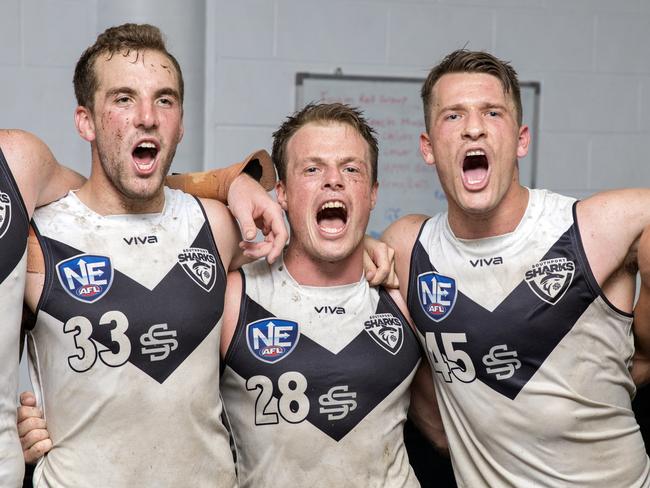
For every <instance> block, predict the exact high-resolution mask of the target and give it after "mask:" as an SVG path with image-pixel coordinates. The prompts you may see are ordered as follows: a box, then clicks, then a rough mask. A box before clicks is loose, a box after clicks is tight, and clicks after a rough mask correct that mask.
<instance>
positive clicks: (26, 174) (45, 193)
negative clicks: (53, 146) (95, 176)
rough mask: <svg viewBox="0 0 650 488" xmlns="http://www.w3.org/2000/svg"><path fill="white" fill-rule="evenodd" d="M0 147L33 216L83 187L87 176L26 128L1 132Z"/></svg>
mask: <svg viewBox="0 0 650 488" xmlns="http://www.w3.org/2000/svg"><path fill="white" fill-rule="evenodd" d="M0 147H2V151H3V153H4V154H5V157H6V159H7V162H8V164H9V167H10V168H11V172H12V174H13V175H14V178H15V179H16V183H17V184H18V187H19V189H20V193H21V195H22V197H23V200H24V201H25V205H26V206H27V211H28V212H29V214H30V215H31V213H32V212H33V210H34V208H35V207H37V206H40V205H45V204H47V203H50V202H52V201H54V200H56V199H57V198H60V197H62V196H64V195H65V194H66V193H67V192H68V191H69V190H71V189H75V188H79V187H80V186H81V185H82V184H83V183H84V181H85V178H84V177H83V176H81V175H79V174H78V173H76V172H75V171H73V170H71V169H69V168H66V167H64V166H62V165H60V164H59V163H58V161H57V160H56V158H55V157H54V155H53V154H52V152H51V151H50V149H49V148H48V147H47V145H46V144H45V143H44V142H43V141H42V140H41V139H39V138H38V137H36V136H35V135H34V134H31V133H29V132H25V131H22V130H13V129H12V130H2V131H0Z"/></svg>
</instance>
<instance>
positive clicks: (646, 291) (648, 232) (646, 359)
mask: <svg viewBox="0 0 650 488" xmlns="http://www.w3.org/2000/svg"><path fill="white" fill-rule="evenodd" d="M637 262H638V265H639V276H640V278H641V287H640V289H639V299H638V300H637V302H636V305H635V307H634V334H635V346H636V352H635V355H634V363H633V366H632V377H633V378H634V382H635V383H636V384H645V383H648V382H650V226H648V227H646V228H645V230H644V231H643V234H642V235H641V238H640V239H639V245H638V251H637Z"/></svg>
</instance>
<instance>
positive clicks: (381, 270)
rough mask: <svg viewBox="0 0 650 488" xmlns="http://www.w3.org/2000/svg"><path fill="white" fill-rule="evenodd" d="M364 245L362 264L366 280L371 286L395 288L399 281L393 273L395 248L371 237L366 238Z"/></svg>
mask: <svg viewBox="0 0 650 488" xmlns="http://www.w3.org/2000/svg"><path fill="white" fill-rule="evenodd" d="M365 247H366V248H365V252H364V255H363V266H364V270H365V273H366V279H367V280H368V282H369V283H370V284H371V285H372V286H377V285H384V286H386V287H388V288H397V287H398V286H399V281H398V279H397V274H396V273H395V250H394V249H393V248H391V247H389V246H388V245H386V244H385V243H383V242H381V241H377V240H375V239H371V238H366V240H365Z"/></svg>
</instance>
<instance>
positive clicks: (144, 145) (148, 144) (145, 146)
mask: <svg viewBox="0 0 650 488" xmlns="http://www.w3.org/2000/svg"><path fill="white" fill-rule="evenodd" d="M138 147H141V148H143V149H156V145H155V144H154V143H153V142H141V143H140V144H138Z"/></svg>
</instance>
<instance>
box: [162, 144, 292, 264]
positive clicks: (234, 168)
mask: <svg viewBox="0 0 650 488" xmlns="http://www.w3.org/2000/svg"><path fill="white" fill-rule="evenodd" d="M275 181H276V179H275V169H274V168H273V163H272V162H271V157H270V156H269V154H268V153H267V152H266V151H264V150H259V151H255V152H254V153H252V154H249V155H248V156H247V157H246V158H245V159H244V160H243V161H242V162H240V163H236V164H233V165H231V166H228V167H227V168H220V169H214V170H210V171H204V172H201V173H187V174H181V175H172V176H168V177H167V180H166V184H167V185H168V186H170V187H171V188H177V189H179V190H182V191H184V192H186V193H190V194H192V195H194V196H197V197H200V198H209V199H216V200H218V201H220V202H222V203H227V204H228V206H229V208H230V211H231V212H232V214H233V216H234V217H235V219H236V220H237V222H238V223H239V226H240V229H241V234H242V235H243V236H244V239H245V240H246V241H249V242H246V241H242V243H241V248H242V249H243V251H244V254H245V255H246V256H247V257H248V258H249V259H257V258H259V257H262V256H266V258H267V260H268V261H269V262H270V263H272V262H273V261H275V260H276V259H277V258H278V256H279V255H280V253H281V252H282V249H283V248H284V245H285V243H286V242H287V239H288V237H289V235H288V232H287V228H286V225H285V223H284V212H283V211H282V209H281V208H280V206H279V205H278V204H277V202H275V201H274V200H273V199H272V198H271V197H270V196H269V194H268V193H267V190H270V189H272V188H273V185H274V183H275ZM256 227H257V228H259V229H261V230H262V233H263V234H264V241H263V242H262V243H259V242H250V241H253V239H255V236H256V234H257V231H256Z"/></svg>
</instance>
